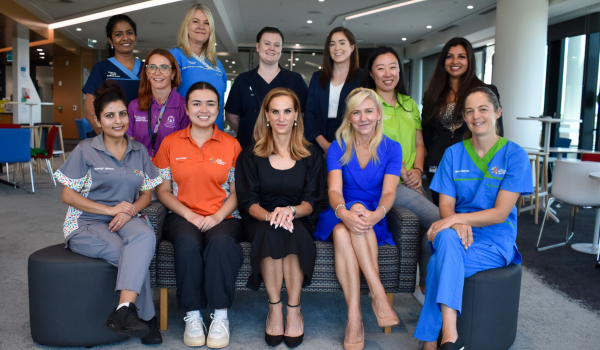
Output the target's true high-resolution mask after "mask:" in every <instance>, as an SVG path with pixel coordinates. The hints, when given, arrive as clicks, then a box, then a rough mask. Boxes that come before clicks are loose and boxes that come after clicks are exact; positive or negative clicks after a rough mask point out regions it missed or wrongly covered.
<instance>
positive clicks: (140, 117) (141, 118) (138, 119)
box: [134, 115, 148, 122]
mask: <svg viewBox="0 0 600 350" xmlns="http://www.w3.org/2000/svg"><path fill="white" fill-rule="evenodd" d="M134 117H135V121H136V122H147V121H148V118H146V116H145V115H136V116H134Z"/></svg>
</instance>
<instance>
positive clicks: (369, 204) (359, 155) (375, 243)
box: [314, 88, 402, 350]
mask: <svg viewBox="0 0 600 350" xmlns="http://www.w3.org/2000/svg"><path fill="white" fill-rule="evenodd" d="M381 116H382V107H381V102H380V101H379V97H378V96H377V94H376V93H375V92H374V91H373V90H370V89H364V88H358V89H354V90H352V92H351V93H350V95H348V100H347V109H346V112H345V116H344V121H343V124H342V126H341V127H340V128H339V129H338V130H337V132H336V134H335V136H336V141H335V142H333V143H332V144H331V147H330V148H329V149H330V152H328V153H327V171H328V172H329V174H328V177H327V182H328V184H329V203H330V207H329V208H328V209H327V210H325V211H323V212H321V214H320V215H319V223H318V224H317V229H316V231H315V233H314V237H315V239H317V240H328V239H329V236H330V235H332V236H333V244H334V248H335V272H336V275H337V277H338V280H339V281H340V284H341V285H342V290H343V291H344V297H345V298H346V304H348V325H347V326H346V337H345V339H344V348H345V349H346V350H362V349H363V348H364V346H365V338H364V328H363V324H362V313H361V311H360V274H361V271H362V274H363V275H364V276H365V279H366V280H367V283H368V284H369V290H370V291H371V296H372V297H373V302H372V307H373V311H374V312H375V316H376V318H377V324H378V325H379V327H390V326H395V325H397V324H398V323H399V322H400V320H399V319H398V316H397V315H396V312H395V311H394V309H393V308H392V305H391V304H390V302H389V300H388V298H387V295H386V294H385V289H384V287H383V284H382V283H381V279H380V278H379V261H378V259H377V256H378V253H379V245H384V244H391V245H394V241H393V240H392V234H391V233H390V231H389V230H388V227H387V219H386V218H385V216H386V213H387V211H389V210H390V209H391V208H392V204H393V203H394V199H395V197H396V187H398V181H399V179H400V169H401V168H402V148H401V147H400V144H399V143H398V142H395V141H392V140H390V139H389V138H387V137H386V136H384V135H383V126H382V122H381ZM333 208H335V210H334V209H333Z"/></svg>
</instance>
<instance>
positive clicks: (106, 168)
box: [94, 168, 115, 171]
mask: <svg viewBox="0 0 600 350" xmlns="http://www.w3.org/2000/svg"><path fill="white" fill-rule="evenodd" d="M94 170H96V171H98V170H115V168H94Z"/></svg>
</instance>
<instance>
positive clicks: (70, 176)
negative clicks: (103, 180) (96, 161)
mask: <svg viewBox="0 0 600 350" xmlns="http://www.w3.org/2000/svg"><path fill="white" fill-rule="evenodd" d="M87 144H89V142H87V143H85V145H87ZM82 147H85V146H82V144H79V145H77V147H75V149H74V150H73V152H71V155H69V158H67V161H66V162H65V163H64V164H63V165H62V166H61V167H60V168H59V169H58V170H57V171H56V172H55V173H54V177H55V178H56V179H57V180H58V181H59V182H60V183H61V184H63V185H65V186H67V187H68V188H70V189H72V190H74V191H76V192H79V193H81V191H82V190H83V189H84V187H85V184H86V183H87V182H88V181H90V179H91V172H90V169H89V166H88V165H87V163H86V161H85V158H84V154H83V150H82Z"/></svg>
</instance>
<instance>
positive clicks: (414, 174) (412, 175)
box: [403, 169, 423, 190]
mask: <svg viewBox="0 0 600 350" xmlns="http://www.w3.org/2000/svg"><path fill="white" fill-rule="evenodd" d="M422 175H423V174H422V173H421V171H420V170H418V169H410V170H409V171H407V172H406V179H403V181H404V184H405V185H406V186H408V187H410V188H412V189H415V190H416V189H420V188H421V181H422V180H421V176H422Z"/></svg>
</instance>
